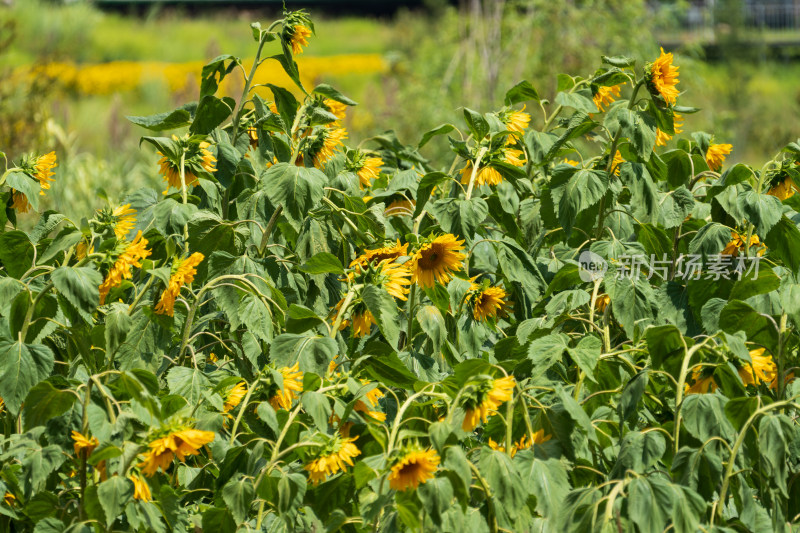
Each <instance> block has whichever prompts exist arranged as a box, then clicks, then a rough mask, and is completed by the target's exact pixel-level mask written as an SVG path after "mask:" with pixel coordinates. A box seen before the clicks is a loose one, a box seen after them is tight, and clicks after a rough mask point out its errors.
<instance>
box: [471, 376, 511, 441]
mask: <svg viewBox="0 0 800 533" xmlns="http://www.w3.org/2000/svg"><path fill="white" fill-rule="evenodd" d="M515 385H516V380H515V379H514V376H506V377H503V378H498V379H494V378H492V377H490V376H484V375H481V376H477V377H476V378H475V379H474V381H473V383H471V384H469V385H467V389H466V390H465V392H464V394H463V400H462V402H461V407H462V408H463V409H464V421H463V422H462V424H461V429H463V430H464V431H472V430H473V429H475V428H476V427H477V425H478V424H479V423H480V422H481V421H483V422H486V420H487V418H488V417H489V416H492V415H493V414H495V412H496V411H497V408H498V407H500V405H502V404H503V403H505V402H507V401H509V400H510V399H511V398H512V395H513V391H514V386H515Z"/></svg>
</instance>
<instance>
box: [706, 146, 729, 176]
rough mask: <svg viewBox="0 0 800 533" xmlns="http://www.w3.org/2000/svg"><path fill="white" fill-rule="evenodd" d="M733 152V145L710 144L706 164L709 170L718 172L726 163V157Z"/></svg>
mask: <svg viewBox="0 0 800 533" xmlns="http://www.w3.org/2000/svg"><path fill="white" fill-rule="evenodd" d="M732 150H733V145H732V144H710V145H709V146H708V150H706V163H708V168H710V169H711V170H714V171H718V170H719V169H721V168H722V164H723V163H724V162H725V156H727V155H728V154H730V153H731V151H732Z"/></svg>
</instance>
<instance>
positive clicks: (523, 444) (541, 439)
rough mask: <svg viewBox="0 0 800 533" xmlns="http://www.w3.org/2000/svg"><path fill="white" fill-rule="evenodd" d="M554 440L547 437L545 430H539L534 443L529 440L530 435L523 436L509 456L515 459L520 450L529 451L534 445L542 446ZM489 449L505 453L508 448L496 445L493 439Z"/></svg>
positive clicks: (490, 439)
mask: <svg viewBox="0 0 800 533" xmlns="http://www.w3.org/2000/svg"><path fill="white" fill-rule="evenodd" d="M551 438H552V435H545V434H544V429H539V430H538V431H536V432H535V433H534V434H533V441H530V440H528V435H527V434H526V435H523V436H522V438H520V439H519V440H518V441H517V442H515V443H514V444H512V445H511V450H509V452H508V455H509V456H511V457H514V456H515V455H516V454H517V452H518V451H519V450H527V449H528V448H530V447H531V446H532V445H534V444H542V443H545V442H547V441H549V440H550V439H551ZM488 444H489V447H490V448H491V449H493V450H497V451H500V452H505V451H506V447H505V446H503V445H502V444H498V443H496V442H495V441H494V440H493V439H492V438H489V442H488Z"/></svg>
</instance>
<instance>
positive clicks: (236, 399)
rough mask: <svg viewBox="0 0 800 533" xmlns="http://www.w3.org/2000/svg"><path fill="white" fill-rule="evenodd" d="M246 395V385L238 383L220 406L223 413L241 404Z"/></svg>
mask: <svg viewBox="0 0 800 533" xmlns="http://www.w3.org/2000/svg"><path fill="white" fill-rule="evenodd" d="M246 395H247V383H245V382H244V381H240V382H239V383H237V384H236V385H235V386H234V387H233V388H232V389H231V390H229V391H228V394H227V395H226V396H225V404H224V405H223V406H222V410H223V412H225V413H227V412H228V411H232V410H233V409H234V408H235V407H236V406H237V405H239V404H240V403H241V402H242V399H243V398H244V397H245V396H246Z"/></svg>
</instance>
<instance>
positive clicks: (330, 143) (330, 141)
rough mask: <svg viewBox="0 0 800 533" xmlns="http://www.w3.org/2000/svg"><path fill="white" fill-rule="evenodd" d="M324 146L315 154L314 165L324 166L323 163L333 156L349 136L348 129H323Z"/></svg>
mask: <svg viewBox="0 0 800 533" xmlns="http://www.w3.org/2000/svg"><path fill="white" fill-rule="evenodd" d="M320 132H321V135H322V146H320V148H319V149H318V150H317V152H316V153H315V154H314V166H315V167H317V168H322V166H323V165H325V163H326V162H327V161H328V159H330V158H331V157H333V154H334V153H335V152H337V151H338V150H339V149H340V148H341V146H342V141H343V140H344V139H346V138H347V130H346V129H344V128H333V129H327V128H326V129H322V130H320Z"/></svg>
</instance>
